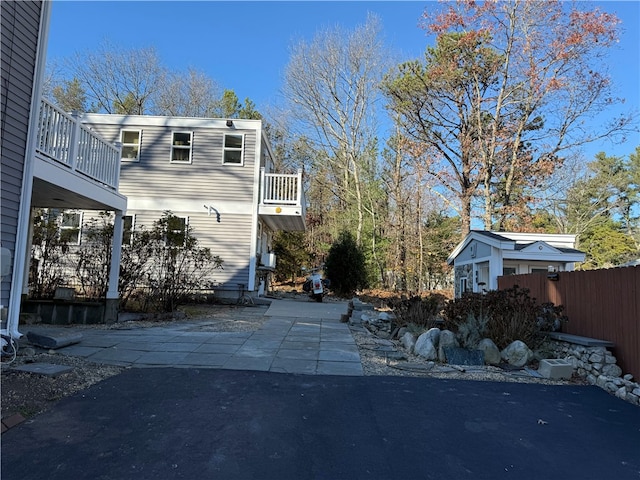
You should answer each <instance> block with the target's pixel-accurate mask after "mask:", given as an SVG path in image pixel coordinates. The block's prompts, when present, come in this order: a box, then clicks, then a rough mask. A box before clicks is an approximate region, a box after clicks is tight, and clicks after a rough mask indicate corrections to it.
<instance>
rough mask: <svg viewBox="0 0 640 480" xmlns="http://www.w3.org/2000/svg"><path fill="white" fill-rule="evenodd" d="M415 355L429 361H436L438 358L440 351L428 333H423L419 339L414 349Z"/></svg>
mask: <svg viewBox="0 0 640 480" xmlns="http://www.w3.org/2000/svg"><path fill="white" fill-rule="evenodd" d="M413 353H415V354H416V355H419V356H420V357H424V358H426V359H427V360H436V359H437V358H438V351H437V350H436V347H435V346H434V345H433V342H432V341H431V337H430V336H429V335H428V334H427V333H423V334H422V335H420V336H419V337H418V340H417V341H416V344H415V346H414V347H413Z"/></svg>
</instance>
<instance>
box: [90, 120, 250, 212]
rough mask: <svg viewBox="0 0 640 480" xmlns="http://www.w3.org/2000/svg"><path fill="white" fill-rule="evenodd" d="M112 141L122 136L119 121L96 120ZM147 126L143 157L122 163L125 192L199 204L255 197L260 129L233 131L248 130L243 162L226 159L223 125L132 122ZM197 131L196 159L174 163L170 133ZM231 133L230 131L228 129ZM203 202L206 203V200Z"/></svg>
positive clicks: (100, 128) (96, 127) (195, 133)
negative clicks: (192, 126)
mask: <svg viewBox="0 0 640 480" xmlns="http://www.w3.org/2000/svg"><path fill="white" fill-rule="evenodd" d="M91 127H92V128H93V130H94V131H96V132H97V133H99V134H100V135H102V136H103V137H105V138H106V139H107V140H109V141H111V142H119V141H120V131H121V127H120V126H119V125H91ZM127 129H140V130H142V138H141V141H140V161H139V162H127V161H124V162H122V165H121V170H120V192H121V193H122V194H123V195H126V196H127V197H137V196H161V197H163V198H179V199H192V200H193V201H194V205H196V208H197V209H203V205H204V203H207V202H209V203H212V202H214V201H216V200H217V201H225V202H252V200H253V190H252V185H253V178H254V166H255V157H256V132H255V131H253V130H244V131H243V130H234V131H233V133H242V134H244V135H245V147H244V165H242V166H240V165H223V164H222V153H223V149H222V142H223V138H224V133H225V131H224V130H214V129H206V128H195V129H190V128H184V129H178V128H168V127H157V126H156V127H148V126H144V125H138V126H127ZM177 130H185V131H192V132H193V140H192V162H191V163H190V164H186V163H171V162H170V153H171V138H172V137H171V132H172V131H177ZM227 132H228V130H227ZM203 202H204V203H203Z"/></svg>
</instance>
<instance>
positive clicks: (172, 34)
mask: <svg viewBox="0 0 640 480" xmlns="http://www.w3.org/2000/svg"><path fill="white" fill-rule="evenodd" d="M589 3H592V4H593V5H594V6H595V5H598V6H599V7H600V8H601V9H602V10H605V11H608V12H612V13H616V14H617V15H618V17H620V18H621V20H622V28H623V32H622V35H621V39H620V43H619V45H618V48H616V49H615V50H614V51H612V56H611V63H610V69H609V70H610V73H611V76H612V78H613V80H614V84H615V86H616V88H617V89H618V93H619V95H620V96H622V97H624V98H626V100H627V103H626V106H628V107H631V108H635V109H636V110H637V109H638V108H639V105H640V30H639V23H640V2H637V1H611V2H589ZM429 5H431V6H435V5H434V2H427V1H410V2H404V1H394V2H390V1H352V2H340V1H332V2H326V1H325V2H307V1H304V2H300V1H298V2H274V1H253V2H248V1H234V2H218V1H196V2H186V1H180V2H169V1H154V2H151V1H148V2H129V1H111V2H102V1H82V2H78V1H65V0H55V1H54V2H53V9H52V15H51V24H50V30H49V44H48V52H47V57H48V60H60V59H63V58H65V57H68V56H70V55H72V54H74V53H76V52H82V51H86V50H90V49H92V48H94V47H97V46H98V45H100V44H101V43H102V42H103V41H104V40H109V41H110V42H111V43H114V44H116V45H120V46H122V47H124V48H141V47H150V46H153V47H155V48H156V50H157V51H158V53H159V56H160V58H161V59H162V61H163V63H164V64H165V65H166V66H167V67H169V68H171V69H174V70H186V69H187V68H189V67H194V68H196V69H198V70H202V71H204V72H205V73H206V74H207V75H209V76H210V77H211V78H213V79H214V80H215V81H216V82H217V83H218V84H219V85H220V86H221V87H223V88H228V89H232V90H234V91H235V92H236V94H237V95H238V97H239V98H240V99H241V100H244V98H245V97H249V98H250V99H251V100H253V101H254V102H255V103H256V105H257V107H258V109H259V110H260V108H264V107H265V106H266V105H268V104H274V103H279V102H278V97H279V90H280V88H281V85H282V75H283V71H284V68H285V66H286V64H287V62H288V59H289V51H290V46H291V45H292V42H294V41H295V40H296V39H301V38H302V39H307V40H308V39H311V38H312V37H313V36H314V35H315V33H316V32H317V31H318V30H319V29H320V28H322V27H326V26H334V25H337V24H340V25H342V26H343V27H345V28H353V27H354V26H356V25H358V24H362V23H364V22H365V20H366V16H367V13H368V12H373V13H376V14H377V15H378V16H379V17H380V19H381V21H382V25H383V29H384V36H385V40H386V42H387V44H388V45H389V47H390V48H391V49H393V50H394V51H396V52H397V53H398V56H399V60H408V59H412V58H417V57H420V56H421V55H422V53H423V52H424V50H425V48H426V46H427V45H429V44H430V39H429V38H428V37H427V36H426V34H425V32H424V31H423V30H421V29H420V28H419V27H418V21H419V18H420V15H421V13H422V11H423V10H424V8H425V7H427V6H429ZM637 145H640V136H638V135H635V136H634V137H632V138H630V139H629V141H628V142H626V144H625V145H621V146H612V145H610V144H609V143H607V144H601V145H600V146H597V145H596V146H594V147H593V148H595V150H596V151H598V150H605V151H606V152H607V153H610V154H616V155H627V154H628V153H630V152H632V151H633V149H634V148H635V146H637Z"/></svg>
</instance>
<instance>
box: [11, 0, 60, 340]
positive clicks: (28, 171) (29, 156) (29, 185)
mask: <svg viewBox="0 0 640 480" xmlns="http://www.w3.org/2000/svg"><path fill="white" fill-rule="evenodd" d="M40 8H41V10H40V29H39V32H38V45H37V47H36V52H37V53H36V65H35V69H34V72H33V90H32V91H31V108H30V112H29V129H28V131H27V144H26V149H25V162H24V169H23V171H22V188H21V190H20V211H19V212H18V229H17V231H16V244H15V249H14V252H13V258H14V265H13V274H12V277H11V291H10V293H9V308H8V311H7V331H8V333H9V335H10V336H11V337H13V338H20V337H21V336H22V334H21V333H20V332H19V331H18V322H19V320H20V303H21V301H22V285H23V282H24V278H25V270H26V268H25V264H27V265H28V264H29V261H30V252H29V250H27V245H30V244H31V241H30V239H29V221H30V219H31V193H32V191H33V164H34V158H35V153H36V141H37V139H38V135H37V133H38V111H39V109H40V101H41V98H42V78H43V76H44V69H45V64H46V59H47V55H46V47H47V40H48V38H49V20H50V18H51V2H49V1H43V2H41V3H40ZM15 259H22V262H17V261H15Z"/></svg>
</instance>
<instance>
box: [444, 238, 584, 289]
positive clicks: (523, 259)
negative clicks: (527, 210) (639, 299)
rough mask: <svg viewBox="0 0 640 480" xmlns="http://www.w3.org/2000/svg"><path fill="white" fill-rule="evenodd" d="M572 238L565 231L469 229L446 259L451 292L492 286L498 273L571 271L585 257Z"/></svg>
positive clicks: (545, 273) (499, 274)
mask: <svg viewBox="0 0 640 480" xmlns="http://www.w3.org/2000/svg"><path fill="white" fill-rule="evenodd" d="M575 242H576V236H575V235H567V234H550V233H516V232H490V231H485V230H472V231H471V232H469V234H468V235H467V236H466V237H465V238H464V240H462V242H460V243H459V244H458V245H457V246H456V248H455V249H454V250H453V252H451V255H449V258H448V259H447V263H448V264H449V265H453V268H454V285H455V287H454V290H455V296H456V298H458V297H460V296H461V295H462V293H463V292H482V291H486V290H496V289H497V288H498V277H499V276H501V275H518V274H523V273H540V274H544V275H553V274H554V273H557V272H569V271H572V270H573V269H574V266H575V264H576V263H578V262H583V261H584V259H585V254H584V253H583V252H581V251H579V250H576V249H575V248H574V247H575Z"/></svg>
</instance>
